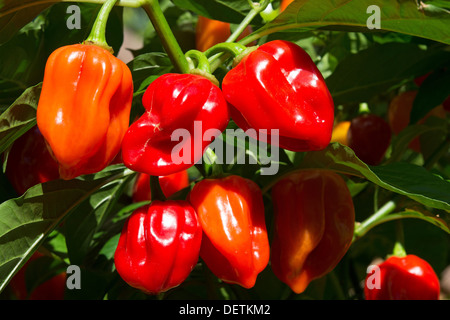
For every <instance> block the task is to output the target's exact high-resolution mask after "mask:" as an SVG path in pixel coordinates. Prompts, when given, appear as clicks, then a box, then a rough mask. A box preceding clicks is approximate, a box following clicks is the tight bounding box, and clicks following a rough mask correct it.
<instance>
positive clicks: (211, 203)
mask: <svg viewBox="0 0 450 320" xmlns="http://www.w3.org/2000/svg"><path fill="white" fill-rule="evenodd" d="M188 200H189V202H190V203H191V204H192V206H193V207H194V209H195V211H196V212H197V214H198V217H199V221H200V224H201V226H202V228H203V239H202V246H201V250H200V256H201V258H202V259H203V260H204V262H205V263H206V265H207V266H208V267H209V269H210V270H211V271H212V272H213V273H214V274H215V275H216V276H217V277H218V278H220V279H222V280H223V281H225V282H227V283H235V284H239V285H241V286H242V287H244V288H251V287H253V286H254V284H255V282H256V278H257V276H258V274H259V273H260V272H261V271H262V270H264V268H265V267H266V266H267V264H268V261H269V253H270V248H269V242H268V237H267V230H266V223H265V216H264V204H263V198H262V193H261V190H260V188H259V187H258V185H257V184H256V183H255V182H253V181H251V180H248V179H245V178H243V177H240V176H235V175H233V176H228V177H225V178H221V179H205V180H202V181H200V182H198V183H197V184H196V185H195V186H194V188H193V189H192V191H191V192H190V194H189V199H188Z"/></svg>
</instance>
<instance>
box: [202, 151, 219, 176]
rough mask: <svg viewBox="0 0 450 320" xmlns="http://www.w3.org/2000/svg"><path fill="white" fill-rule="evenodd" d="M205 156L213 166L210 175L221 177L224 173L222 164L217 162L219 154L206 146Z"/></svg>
mask: <svg viewBox="0 0 450 320" xmlns="http://www.w3.org/2000/svg"><path fill="white" fill-rule="evenodd" d="M204 157H206V159H208V164H209V165H210V166H211V172H210V173H209V175H208V176H209V177H214V178H218V177H221V176H222V175H223V170H222V165H221V164H219V163H217V155H216V154H215V153H214V151H213V150H212V149H211V148H210V147H207V148H206V150H205V154H204ZM205 162H206V160H205Z"/></svg>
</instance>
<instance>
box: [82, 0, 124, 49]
mask: <svg viewBox="0 0 450 320" xmlns="http://www.w3.org/2000/svg"><path fill="white" fill-rule="evenodd" d="M116 2H117V0H108V1H106V2H105V3H104V4H103V5H102V7H101V8H100V11H99V13H98V14H97V17H96V18H95V21H94V25H93V27H92V30H91V33H90V34H89V36H88V37H87V39H86V40H85V41H84V43H86V44H95V45H97V46H100V47H102V48H105V49H106V50H108V51H111V52H112V48H111V47H110V46H109V45H108V43H107V42H106V24H107V23H108V17H109V14H110V13H111V10H112V8H114V6H115V4H116Z"/></svg>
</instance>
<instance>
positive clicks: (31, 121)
mask: <svg viewBox="0 0 450 320" xmlns="http://www.w3.org/2000/svg"><path fill="white" fill-rule="evenodd" d="M40 92H41V84H38V85H36V86H34V87H31V88H28V89H27V90H25V92H24V93H23V94H22V95H21V96H20V97H19V98H18V99H17V100H16V101H15V102H14V103H13V104H12V105H11V106H10V107H9V108H8V109H7V110H6V111H5V112H3V113H2V114H1V115H0V153H2V152H4V151H5V150H6V149H7V148H8V147H9V146H10V145H11V144H12V143H13V142H14V141H15V140H16V139H17V138H19V137H20V136H21V135H22V134H24V133H25V132H26V131H28V130H29V129H30V128H32V127H33V126H34V125H35V124H36V110H37V105H38V103H39V95H40Z"/></svg>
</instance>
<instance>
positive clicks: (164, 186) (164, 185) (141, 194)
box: [133, 170, 189, 202]
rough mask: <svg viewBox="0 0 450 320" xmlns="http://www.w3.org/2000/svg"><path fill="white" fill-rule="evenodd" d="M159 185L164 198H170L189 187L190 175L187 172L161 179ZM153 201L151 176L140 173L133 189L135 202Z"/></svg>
mask: <svg viewBox="0 0 450 320" xmlns="http://www.w3.org/2000/svg"><path fill="white" fill-rule="evenodd" d="M159 184H160V186H161V190H162V192H163V193H164V196H166V197H167V198H168V197H170V196H171V195H172V194H174V193H175V192H177V191H180V190H182V189H184V188H186V187H187V186H189V175H188V172H187V171H186V170H183V171H180V172H177V173H173V174H170V175H168V176H162V177H159ZM151 199H152V193H151V190H150V176H149V175H148V174H145V173H139V174H138V176H137V179H136V182H135V184H134V187H133V201H134V202H140V201H148V200H151Z"/></svg>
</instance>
